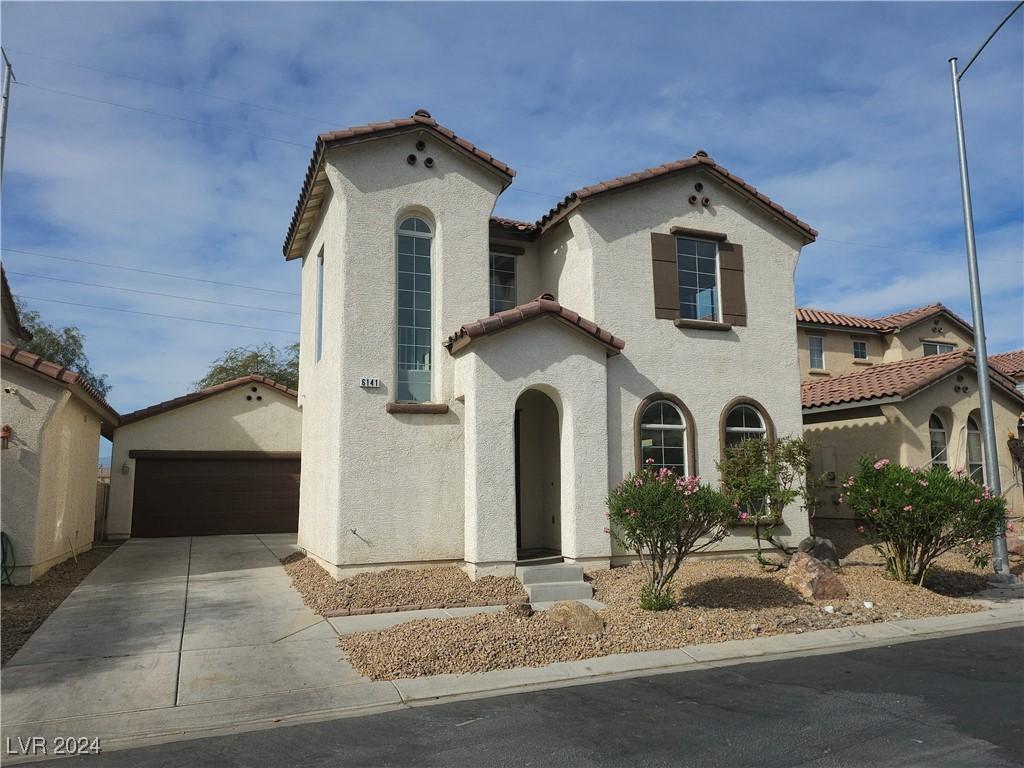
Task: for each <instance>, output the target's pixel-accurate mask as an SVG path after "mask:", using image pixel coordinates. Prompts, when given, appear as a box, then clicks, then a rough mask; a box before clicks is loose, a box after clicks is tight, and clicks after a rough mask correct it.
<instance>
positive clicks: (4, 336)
mask: <svg viewBox="0 0 1024 768" xmlns="http://www.w3.org/2000/svg"><path fill="white" fill-rule="evenodd" d="M0 290H2V292H3V293H2V296H0V298H2V301H0V304H2V306H0V343H3V344H10V345H11V346H12V347H16V346H17V345H18V342H19V341H30V340H31V339H32V334H31V333H29V332H28V330H26V328H25V327H24V326H23V325H22V324H21V317H20V316H19V315H18V305H17V304H15V303H14V294H12V293H11V286H10V284H9V283H8V282H7V270H6V269H4V268H3V266H2V265H0Z"/></svg>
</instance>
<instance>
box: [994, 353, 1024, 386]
mask: <svg viewBox="0 0 1024 768" xmlns="http://www.w3.org/2000/svg"><path fill="white" fill-rule="evenodd" d="M988 362H989V364H990V365H991V366H992V367H993V368H995V369H996V370H997V371H999V372H1000V373H1001V374H1003V375H1004V376H1009V377H1010V378H1011V379H1013V380H1014V381H1015V382H1016V384H1017V389H1019V390H1020V391H1021V392H1024V349H1015V350H1013V352H1003V353H1002V354H999V355H990V356H989V358H988Z"/></svg>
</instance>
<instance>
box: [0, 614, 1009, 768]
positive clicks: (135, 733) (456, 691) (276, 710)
mask: <svg viewBox="0 0 1024 768" xmlns="http://www.w3.org/2000/svg"><path fill="white" fill-rule="evenodd" d="M992 597H994V598H995V600H993V601H991V602H989V605H990V606H991V607H990V608H989V609H988V610H985V611H983V612H979V613H972V614H959V615H955V616H942V617H932V618H926V619H914V620H902V621H895V622H879V623H876V624H867V625H861V626H855V627H845V628H841V629H826V630H819V631H814V632H806V633H803V634H791V635H776V636H772V637H764V638H756V639H752V640H736V641H730V642H724V643H715V644H708V645H695V646H689V647H686V648H680V649H674V650H665V651H651V652H645V653H629V654H618V655H613V656H604V657H598V658H593V659H586V660H584V661H575V662H563V663H559V664H551V665H549V666H546V667H536V668H519V669H511V670H498V671H494V672H486V673H482V674H469V675H440V676H437V677H430V678H418V679H410V680H398V681H395V682H393V683H392V682H375V681H364V682H350V683H349V684H347V685H343V686H338V685H329V686H328V687H324V688H305V689H303V690H295V691H287V692H283V693H274V694H268V695H260V696H239V697H231V698H223V699H220V700H216V701H204V702H199V703H195V704H183V705H182V704H179V705H178V706H175V707H160V708H152V709H137V710H130V711H125V712H117V713H110V714H104V715H97V716H86V717H72V718H55V719H41V720H37V721H35V722H21V723H7V722H5V724H4V728H3V734H2V735H3V736H4V737H9V738H16V737H22V738H26V737H29V736H43V737H47V738H50V739H52V738H53V737H54V736H57V735H60V736H64V737H67V736H89V737H90V738H93V737H99V739H100V742H101V744H102V747H103V749H104V750H114V749H119V748H126V747H135V746H141V745H144V744H153V743H160V742H165V741H174V740H179V739H186V738H195V737H198V736H205V735H215V734H224V733H237V732H240V731H250V730H256V729H263V728H272V727H275V726H277V725H279V724H283V723H289V724H290V723H299V722H308V721H316V720H326V719H334V718H338V717H350V716H358V715H365V714H371V713H375V712H381V711H388V710H393V709H400V708H402V707H415V706H423V705H428V704H434V703H439V702H444V701H452V700H456V699H460V698H478V697H484V696H492V695H502V694H506V693H512V692H520V691H528V690H539V689H544V688H552V687H562V686H572V685H580V684H587V683H592V682H599V681H605V680H612V679H619V678H626V677H638V676H647V675H656V674H665V673H670V672H685V671H689V670H701V669H709V668H713V667H718V666H727V665H732V664H740V663H749V662H759V661H773V660H779V659H785V658H793V657H799V656H808V655H820V654H829V653H837V652H841V651H848V650H853V649H857V648H869V647H874V646H883V645H893V644H897V643H905V642H913V641H916V640H923V639H926V638H935V637H942V636H950V635H957V634H967V633H973V632H983V631H987V630H994V629H1002V628H1009V627H1014V626H1024V601H1021V600H1019V599H1018V600H1008V599H1007V598H1008V597H1009V596H1008V595H1005V594H999V595H992ZM328 672H329V670H325V676H326V674H327V673H328ZM4 743H6V742H4ZM18 761H19V759H18V758H13V757H12V758H10V759H8V760H7V762H10V763H13V762H18Z"/></svg>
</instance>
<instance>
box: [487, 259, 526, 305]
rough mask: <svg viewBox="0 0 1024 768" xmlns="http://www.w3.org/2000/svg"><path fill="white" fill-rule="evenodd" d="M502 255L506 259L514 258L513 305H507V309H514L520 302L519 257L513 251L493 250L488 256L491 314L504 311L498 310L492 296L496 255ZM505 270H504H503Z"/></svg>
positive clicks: (488, 288) (488, 301)
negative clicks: (500, 251) (501, 251)
mask: <svg viewBox="0 0 1024 768" xmlns="http://www.w3.org/2000/svg"><path fill="white" fill-rule="evenodd" d="M495 256H500V257H502V258H504V259H512V306H511V307H506V309H512V308H513V307H515V306H516V305H517V304H518V303H519V259H518V258H516V256H515V254H512V253H499V252H498V251H491V252H490V255H489V256H488V257H487V262H488V264H487V308H488V309H489V310H490V312H491V314H492V315H493V314H496V313H497V312H502V311H504V310H501V309H498V310H496V309H495V308H494V306H493V304H494V300H493V298H492V296H491V288H492V287H493V286H494V279H493V278H494V257H495ZM502 271H504V270H502Z"/></svg>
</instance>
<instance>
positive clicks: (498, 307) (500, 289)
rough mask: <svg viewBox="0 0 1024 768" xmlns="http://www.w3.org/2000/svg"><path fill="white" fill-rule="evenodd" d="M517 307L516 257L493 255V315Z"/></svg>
mask: <svg viewBox="0 0 1024 768" xmlns="http://www.w3.org/2000/svg"><path fill="white" fill-rule="evenodd" d="M515 305H516V257H515V256H506V255H504V254H501V253H492V254H491V314H492V315H493V314H495V313H496V312H501V311H503V310H506V309H512V307H514V306H515Z"/></svg>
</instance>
